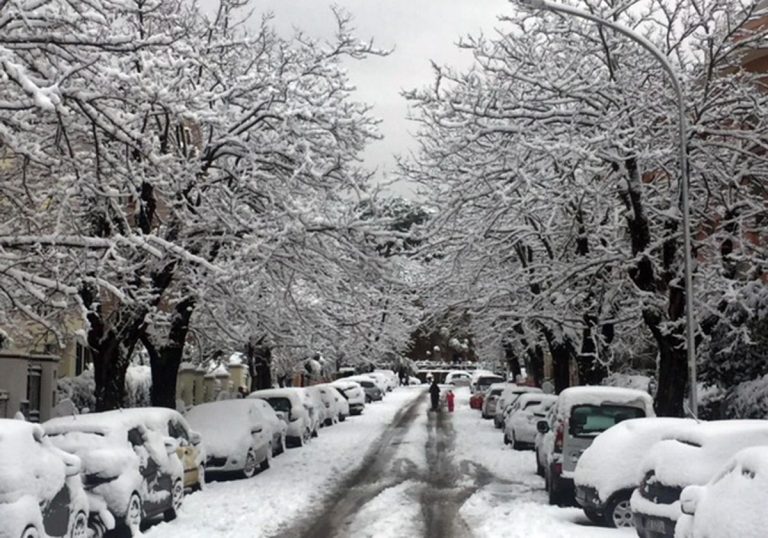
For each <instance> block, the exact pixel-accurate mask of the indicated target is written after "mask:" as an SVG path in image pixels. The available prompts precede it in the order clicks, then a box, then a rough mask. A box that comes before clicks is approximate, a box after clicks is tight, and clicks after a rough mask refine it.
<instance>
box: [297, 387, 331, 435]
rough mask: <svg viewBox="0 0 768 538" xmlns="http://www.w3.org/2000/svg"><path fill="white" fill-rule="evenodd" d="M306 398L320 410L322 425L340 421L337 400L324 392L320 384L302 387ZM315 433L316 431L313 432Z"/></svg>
mask: <svg viewBox="0 0 768 538" xmlns="http://www.w3.org/2000/svg"><path fill="white" fill-rule="evenodd" d="M301 390H302V392H303V393H304V395H305V397H306V398H309V400H310V401H311V402H312V405H313V406H314V407H315V409H317V410H318V413H319V415H320V426H319V427H323V426H331V425H333V424H336V422H337V421H338V418H337V417H338V415H337V412H336V400H334V399H333V398H332V397H331V396H330V394H328V393H327V392H326V393H323V391H322V390H320V387H319V385H313V386H311V387H304V388H302V389H301ZM313 433H314V432H313Z"/></svg>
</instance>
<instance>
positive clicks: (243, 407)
mask: <svg viewBox="0 0 768 538" xmlns="http://www.w3.org/2000/svg"><path fill="white" fill-rule="evenodd" d="M187 420H188V421H189V423H190V424H191V425H192V427H193V428H195V429H196V430H197V431H199V432H200V435H202V437H203V446H204V447H205V453H206V460H205V470H206V472H207V473H209V474H212V473H239V474H242V476H244V477H245V478H250V477H252V476H253V475H254V474H256V471H257V470H258V469H261V470H262V471H264V470H266V469H268V468H269V466H270V462H271V460H272V446H273V445H272V443H273V442H274V439H273V426H272V425H271V424H270V422H269V419H268V418H267V417H266V416H265V414H264V413H263V409H262V407H261V405H259V404H258V403H257V402H256V400H254V399H251V398H246V399H244V400H220V401H218V402H208V403H204V404H199V405H196V406H194V407H193V408H192V409H190V410H189V411H187Z"/></svg>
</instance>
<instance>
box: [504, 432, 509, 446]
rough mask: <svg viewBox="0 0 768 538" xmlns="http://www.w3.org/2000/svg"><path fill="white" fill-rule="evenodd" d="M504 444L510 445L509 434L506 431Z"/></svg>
mask: <svg viewBox="0 0 768 538" xmlns="http://www.w3.org/2000/svg"><path fill="white" fill-rule="evenodd" d="M504 444H505V445H508V444H509V437H508V436H507V434H506V433H505V434H504Z"/></svg>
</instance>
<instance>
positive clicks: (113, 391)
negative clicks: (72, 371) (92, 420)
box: [80, 285, 145, 412]
mask: <svg viewBox="0 0 768 538" xmlns="http://www.w3.org/2000/svg"><path fill="white" fill-rule="evenodd" d="M80 297H81V299H82V300H83V305H84V306H85V307H86V308H87V309H88V314H87V318H88V324H89V329H88V335H87V341H88V347H89V348H90V349H91V355H92V357H93V373H94V382H95V384H96V388H95V394H94V396H95V398H96V408H95V411H97V412H98V411H110V410H112V409H119V408H121V407H122V406H123V400H124V397H125V373H126V370H128V365H129V364H130V362H131V356H132V355H133V349H134V347H135V345H136V342H137V341H138V338H139V326H140V324H141V320H143V319H144V315H145V313H144V310H141V311H139V312H130V311H120V310H118V312H117V313H116V314H117V315H116V316H115V317H116V319H117V321H116V323H115V324H114V325H112V326H109V327H107V325H106V324H105V323H104V319H103V317H102V308H103V305H102V304H101V303H100V302H99V301H98V291H97V290H96V289H95V288H93V287H91V286H89V285H84V286H83V287H81V289H80ZM118 308H119V307H118ZM126 310H127V309H126Z"/></svg>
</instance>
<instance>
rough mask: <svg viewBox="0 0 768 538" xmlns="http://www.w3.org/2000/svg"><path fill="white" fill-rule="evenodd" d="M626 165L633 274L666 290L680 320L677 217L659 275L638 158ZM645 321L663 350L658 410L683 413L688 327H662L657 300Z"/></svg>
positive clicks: (653, 289) (649, 286) (642, 284)
mask: <svg viewBox="0 0 768 538" xmlns="http://www.w3.org/2000/svg"><path fill="white" fill-rule="evenodd" d="M625 166H626V171H627V190H626V192H624V193H623V199H624V203H625V204H626V205H627V208H628V209H630V210H631V215H632V216H631V217H630V218H628V219H627V224H628V227H629V233H630V238H631V241H632V254H633V255H634V256H636V257H637V260H638V261H637V264H636V265H635V267H633V268H631V269H630V271H629V275H630V277H631V278H632V280H633V281H634V283H635V285H636V286H637V287H638V288H639V289H640V290H642V291H643V292H646V293H651V294H661V293H664V291H666V292H667V293H668V296H667V305H668V308H667V309H668V312H667V314H668V316H669V317H668V319H669V320H671V321H678V322H679V321H680V320H681V318H682V316H683V314H684V312H685V310H684V309H685V292H684V290H683V289H682V288H681V287H679V286H676V285H675V284H674V282H675V280H676V274H677V269H678V265H679V264H677V263H676V260H677V254H678V252H679V249H680V246H679V242H678V241H677V239H676V237H677V234H676V232H677V227H678V223H677V220H674V219H669V220H667V221H666V222H665V223H664V228H665V238H664V243H663V245H662V259H661V265H662V267H663V274H660V275H659V274H657V272H656V271H655V270H654V264H653V262H652V261H651V259H650V258H649V257H648V254H647V249H648V248H649V247H650V243H651V238H650V226H649V223H648V218H647V216H646V213H645V211H644V204H643V200H642V193H641V185H642V182H641V178H640V171H639V169H638V163H637V161H636V160H635V159H634V158H630V159H627V160H626V162H625ZM617 168H618V165H617ZM643 321H644V322H645V325H646V326H647V327H648V329H649V330H650V331H651V334H653V338H654V340H655V341H656V344H657V346H658V351H659V376H658V377H659V379H658V390H657V392H656V402H655V406H656V413H657V414H658V415H660V416H682V415H683V401H684V399H685V385H686V382H687V378H688V371H687V368H686V353H685V346H684V345H682V343H683V342H684V338H683V337H682V334H683V331H684V327H683V326H682V324H680V323H678V324H677V329H676V330H675V332H674V333H668V331H666V330H662V323H663V322H664V315H663V312H661V311H660V310H659V309H658V308H657V307H656V306H654V305H653V304H646V306H645V307H644V308H643Z"/></svg>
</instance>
